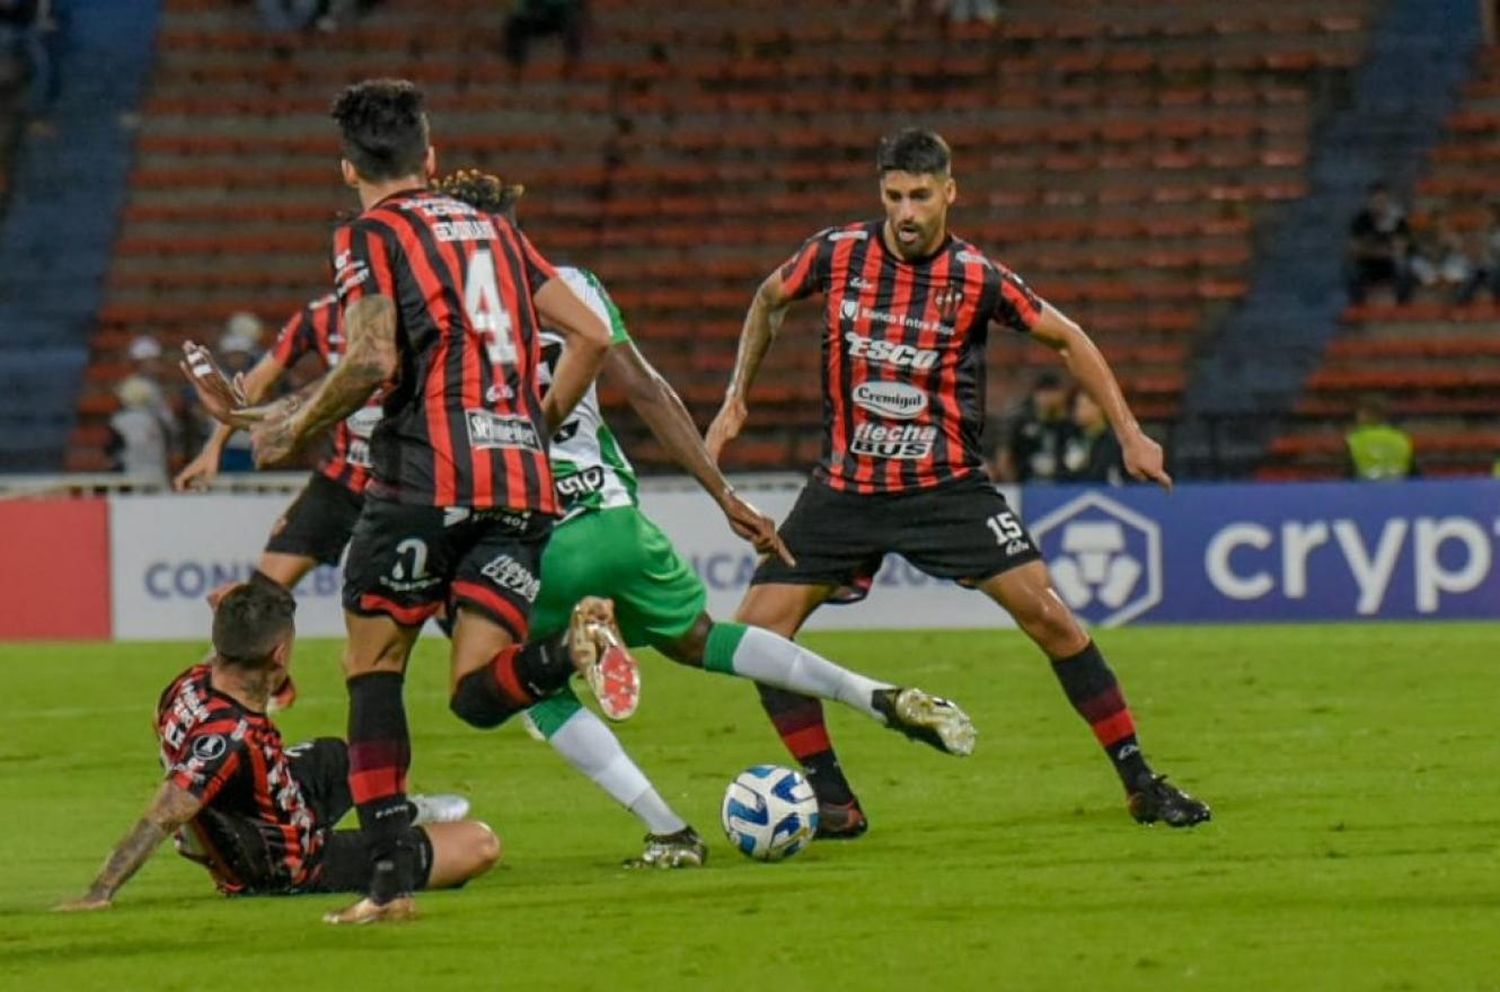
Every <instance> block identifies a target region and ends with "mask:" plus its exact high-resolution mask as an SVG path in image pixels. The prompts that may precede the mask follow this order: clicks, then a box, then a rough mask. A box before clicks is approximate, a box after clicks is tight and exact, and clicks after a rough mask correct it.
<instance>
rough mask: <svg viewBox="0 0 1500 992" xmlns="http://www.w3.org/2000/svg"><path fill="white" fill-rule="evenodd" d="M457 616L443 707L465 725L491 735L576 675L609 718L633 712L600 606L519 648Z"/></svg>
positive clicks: (634, 679) (633, 679)
mask: <svg viewBox="0 0 1500 992" xmlns="http://www.w3.org/2000/svg"><path fill="white" fill-rule="evenodd" d="M458 613H459V617H458V623H457V624H456V625H455V627H454V632H453V673H452V675H453V677H452V683H451V686H450V690H451V697H450V702H449V706H450V708H451V709H452V711H453V712H454V714H455V715H457V716H458V717H459V718H460V719H462V720H463V721H464V722H465V723H468V724H469V725H471V726H474V727H478V728H480V729H489V728H493V727H497V726H499V725H500V724H501V723H504V722H505V721H506V720H507V719H509V718H510V717H511V716H513V715H515V714H516V713H519V712H521V711H522V710H524V709H526V708H527V707H529V706H532V705H533V704H535V703H537V702H538V701H539V700H542V699H545V698H546V697H548V696H550V695H552V694H553V693H555V692H557V691H558V690H560V689H562V688H563V687H564V686H566V685H567V682H568V679H569V678H570V677H571V676H572V675H574V674H575V673H577V674H582V675H584V676H585V678H587V679H588V681H589V684H590V686H591V687H593V688H595V691H596V693H601V694H602V695H601V702H602V703H603V702H604V700H606V699H607V700H609V701H611V702H612V703H613V704H614V708H613V712H614V713H619V712H621V710H622V708H623V707H624V705H625V704H626V703H628V704H629V709H630V710H631V711H633V709H634V701H635V700H637V699H638V698H639V694H640V679H639V676H638V675H637V674H636V668H635V660H634V658H632V657H631V656H630V655H629V652H626V651H624V649H623V648H621V647H620V646H619V639H618V637H617V635H616V634H615V633H614V632H613V627H612V623H611V621H610V619H609V610H608V604H607V601H605V600H598V599H593V598H587V599H585V600H583V601H582V602H581V603H580V604H579V608H578V609H577V610H576V611H575V618H574V621H573V623H572V624H570V625H569V627H568V629H567V630H565V631H563V632H562V633H559V634H554V635H552V636H551V637H546V638H542V639H539V640H532V641H528V642H526V643H525V644H516V643H514V641H512V640H511V634H512V632H511V631H510V630H508V629H507V628H505V627H502V626H501V625H499V624H497V623H496V622H495V621H494V620H493V618H490V617H487V616H485V615H484V614H482V613H480V612H479V611H476V610H474V609H471V608H469V606H468V604H464V605H463V606H462V607H461V608H460V609H459V611H458ZM497 645H498V647H497ZM622 686H623V687H624V688H625V689H628V690H629V692H628V693H623V690H622V688H621V687H622ZM622 693H623V694H622ZM626 696H628V698H626ZM625 715H629V714H628V713H626V714H625Z"/></svg>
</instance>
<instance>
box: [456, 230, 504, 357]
mask: <svg viewBox="0 0 1500 992" xmlns="http://www.w3.org/2000/svg"><path fill="white" fill-rule="evenodd" d="M464 309H465V310H467V311H468V312H469V323H470V325H472V326H473V328H474V330H475V331H477V332H478V333H479V335H480V337H482V338H484V348H485V351H487V352H489V356H490V364H492V365H514V364H515V362H516V342H515V336H514V334H513V329H512V327H511V320H510V311H509V310H507V309H505V301H503V300H502V299H500V286H499V284H498V283H497V282H496V281H495V258H494V256H493V255H491V254H490V252H489V249H488V248H479V249H477V250H476V251H475V252H474V254H472V255H470V256H469V272H468V275H467V276H465V278H464Z"/></svg>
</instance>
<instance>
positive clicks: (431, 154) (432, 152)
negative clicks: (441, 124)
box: [422, 145, 437, 179]
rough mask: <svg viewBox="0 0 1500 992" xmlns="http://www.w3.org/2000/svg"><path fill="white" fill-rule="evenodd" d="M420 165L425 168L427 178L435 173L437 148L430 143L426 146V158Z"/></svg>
mask: <svg viewBox="0 0 1500 992" xmlns="http://www.w3.org/2000/svg"><path fill="white" fill-rule="evenodd" d="M422 166H423V168H425V169H426V170H427V178H428V179H431V178H432V177H433V176H436V175H437V149H436V148H433V147H432V146H431V145H428V146H427V159H426V161H424V162H423V163H422Z"/></svg>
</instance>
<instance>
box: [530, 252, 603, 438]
mask: <svg viewBox="0 0 1500 992" xmlns="http://www.w3.org/2000/svg"><path fill="white" fill-rule="evenodd" d="M531 299H532V302H534V303H535V304H536V309H537V313H538V314H540V315H541V318H542V322H543V323H544V324H546V325H547V326H548V327H552V328H556V329H557V330H558V331H560V332H561V333H562V335H563V337H564V338H565V339H566V342H565V345H566V346H565V347H564V348H563V352H562V358H560V359H558V362H557V370H556V371H555V372H553V373H552V385H551V386H550V387H549V388H548V390H547V395H546V396H544V397H542V415H543V416H545V417H546V418H547V430H548V432H549V433H551V432H553V431H556V430H557V429H558V428H559V427H561V426H562V424H563V421H565V420H567V419H568V414H570V413H572V412H573V408H574V407H575V406H577V405H578V401H579V400H581V399H583V397H584V394H585V393H587V392H588V391H589V386H591V385H593V383H594V379H595V378H596V377H597V376H598V375H599V370H600V369H602V368H603V367H604V359H605V357H606V356H607V355H608V354H609V328H608V327H606V326H605V324H604V321H602V320H600V319H599V316H598V314H596V313H594V311H592V310H590V309H589V307H588V304H586V303H584V302H583V301H582V300H580V299H579V298H578V294H577V293H575V292H573V289H572V287H571V286H569V285H568V284H567V283H566V282H564V281H563V280H562V279H560V278H556V277H554V278H552V279H548V280H547V281H546V282H545V283H543V284H542V286H541V288H540V289H538V290H537V291H536V293H535V294H533V295H532V298H531Z"/></svg>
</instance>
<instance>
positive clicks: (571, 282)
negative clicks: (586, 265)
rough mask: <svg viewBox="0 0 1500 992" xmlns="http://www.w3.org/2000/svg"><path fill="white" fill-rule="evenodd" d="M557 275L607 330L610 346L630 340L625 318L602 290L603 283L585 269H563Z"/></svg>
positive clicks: (607, 293) (604, 290) (607, 292)
mask: <svg viewBox="0 0 1500 992" xmlns="http://www.w3.org/2000/svg"><path fill="white" fill-rule="evenodd" d="M558 273H559V275H561V276H562V278H563V281H564V282H566V283H567V284H568V288H570V289H571V290H573V292H575V293H577V294H578V298H579V299H581V300H583V303H584V305H585V306H587V307H588V308H589V310H591V311H593V314H594V316H595V317H598V318H599V319H600V320H601V321H603V322H604V326H606V327H608V328H609V343H610V344H612V345H614V344H624V343H625V342H626V341H629V340H630V332H629V331H628V330H626V329H625V318H624V317H622V316H621V315H620V308H619V307H617V306H615V301H614V300H612V299H610V295H609V291H608V290H607V289H605V288H604V283H602V282H600V281H599V277H598V276H596V275H594V274H593V273H592V272H589V271H588V270H587V269H571V268H563V269H559V270H558Z"/></svg>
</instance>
